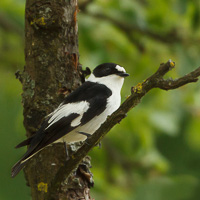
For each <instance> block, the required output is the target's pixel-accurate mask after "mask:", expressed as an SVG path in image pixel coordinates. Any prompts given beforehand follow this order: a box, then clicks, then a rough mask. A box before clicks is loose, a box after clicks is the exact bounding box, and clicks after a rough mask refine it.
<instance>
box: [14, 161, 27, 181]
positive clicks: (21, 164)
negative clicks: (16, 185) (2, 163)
mask: <svg viewBox="0 0 200 200" xmlns="http://www.w3.org/2000/svg"><path fill="white" fill-rule="evenodd" d="M26 162H27V161H25V162H23V160H22V159H21V160H19V161H18V162H17V163H16V164H15V165H14V166H13V168H12V171H11V177H12V178H14V177H15V176H16V175H17V174H18V173H19V172H20V170H21V169H22V168H23V167H24V165H25V164H26Z"/></svg>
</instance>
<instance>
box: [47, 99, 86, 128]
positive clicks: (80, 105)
mask: <svg viewBox="0 0 200 200" xmlns="http://www.w3.org/2000/svg"><path fill="white" fill-rule="evenodd" d="M89 105H90V104H89V103H88V102H86V101H80V102H76V103H68V104H64V105H61V106H59V107H58V108H57V109H56V110H55V111H54V112H53V115H52V117H51V118H50V119H49V121H48V123H49V126H48V127H47V128H49V127H50V126H51V125H52V124H54V123H55V122H57V121H59V120H60V119H61V118H62V117H67V116H69V115H70V114H72V113H76V114H79V115H80V116H79V117H77V118H76V119H74V120H73V121H72V122H71V126H77V125H79V124H80V121H81V118H82V116H83V114H84V113H85V112H86V111H87V110H88V108H89ZM47 128H46V129H47Z"/></svg>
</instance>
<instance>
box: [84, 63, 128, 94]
mask: <svg viewBox="0 0 200 200" xmlns="http://www.w3.org/2000/svg"><path fill="white" fill-rule="evenodd" d="M127 76H129V74H127V73H126V71H125V69H124V68H123V67H121V66H120V65H118V64H115V63H104V64H101V65H98V66H97V67H96V68H95V69H94V70H93V73H92V74H91V75H90V77H89V78H88V79H87V81H92V82H97V83H100V84H104V85H106V86H107V87H109V88H113V89H116V90H119V91H120V90H121V87H122V85H123V82H124V78H125V77H127Z"/></svg>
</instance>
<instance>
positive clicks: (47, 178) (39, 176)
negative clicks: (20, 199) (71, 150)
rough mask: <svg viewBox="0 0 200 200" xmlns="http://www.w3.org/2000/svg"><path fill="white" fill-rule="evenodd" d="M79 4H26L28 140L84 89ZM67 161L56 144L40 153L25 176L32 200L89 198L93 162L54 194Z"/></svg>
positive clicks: (57, 0) (41, 0) (31, 0)
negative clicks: (54, 183) (48, 117)
mask: <svg viewBox="0 0 200 200" xmlns="http://www.w3.org/2000/svg"><path fill="white" fill-rule="evenodd" d="M77 11H78V4H77V0H27V2H26V16H25V18H26V19H25V20H26V21H25V60H26V66H25V67H24V71H23V73H22V74H20V75H19V79H20V81H21V82H22V84H23V94H22V102H23V106H24V126H25V129H26V134H27V136H28V137H30V136H31V135H33V134H34V133H35V132H36V131H37V130H38V128H39V126H40V124H41V122H42V120H43V119H44V117H45V116H46V115H47V114H49V113H50V112H52V111H53V110H54V109H55V108H56V107H57V106H58V105H59V103H61V101H62V100H63V98H64V95H66V94H68V93H70V92H71V91H73V90H74V89H75V88H76V87H78V86H79V85H80V84H81V77H80V69H79V62H78V59H79V54H78V26H77V20H76V15H77ZM65 159H66V154H65V149H64V145H63V144H54V145H52V146H49V147H47V148H45V149H44V150H42V151H41V152H40V153H38V154H36V155H35V156H34V157H33V158H32V159H31V160H30V161H29V162H28V164H27V165H26V167H25V169H24V172H25V177H26V180H27V185H28V186H30V188H31V194H32V199H33V200H42V199H80V198H81V199H90V196H89V186H90V181H88V178H85V177H86V176H84V174H85V173H86V174H87V173H90V172H88V166H89V164H90V160H89V159H88V158H86V159H85V162H84V164H82V165H80V166H79V168H78V169H75V171H74V173H73V174H71V175H70V176H69V177H68V179H67V180H65V182H62V183H57V184H59V187H58V188H59V189H58V190H57V191H56V192H55V191H54V193H53V194H52V193H51V191H50V190H49V188H50V187H51V188H52V186H51V181H52V180H53V179H54V177H55V176H56V174H57V172H58V170H59V169H60V167H61V166H63V163H64V161H65Z"/></svg>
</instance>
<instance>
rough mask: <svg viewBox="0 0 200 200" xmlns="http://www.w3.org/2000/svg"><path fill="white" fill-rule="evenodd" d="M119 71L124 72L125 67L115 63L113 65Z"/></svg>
mask: <svg viewBox="0 0 200 200" xmlns="http://www.w3.org/2000/svg"><path fill="white" fill-rule="evenodd" d="M115 68H116V69H117V70H118V71H119V72H126V71H125V69H124V68H123V67H121V66H119V65H116V67H115Z"/></svg>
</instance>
